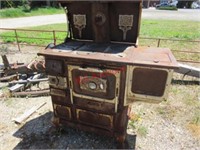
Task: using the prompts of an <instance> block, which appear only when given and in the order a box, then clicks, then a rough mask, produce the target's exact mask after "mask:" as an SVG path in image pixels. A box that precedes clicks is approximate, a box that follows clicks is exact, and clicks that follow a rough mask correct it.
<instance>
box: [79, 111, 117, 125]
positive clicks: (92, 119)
mask: <svg viewBox="0 0 200 150" xmlns="http://www.w3.org/2000/svg"><path fill="white" fill-rule="evenodd" d="M76 115H77V120H78V121H79V122H80V123H84V124H88V125H92V126H96V127H99V128H105V129H111V128H112V127H113V116H111V115H105V114H100V113H93V112H89V111H86V110H82V109H76Z"/></svg>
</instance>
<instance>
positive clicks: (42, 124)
mask: <svg viewBox="0 0 200 150" xmlns="http://www.w3.org/2000/svg"><path fill="white" fill-rule="evenodd" d="M52 115H53V113H52V112H48V113H46V114H44V115H42V116H40V117H38V118H35V119H33V120H31V121H29V122H27V123H26V124H24V125H23V126H22V127H21V128H20V129H19V130H18V131H16V132H15V133H14V134H13V136H15V137H17V138H21V139H22V140H21V141H20V143H18V145H16V147H15V148H14V149H68V148H70V149H116V148H117V143H116V142H115V140H114V138H110V137H106V136H100V135H96V134H93V133H88V132H83V131H80V130H76V129H71V128H66V129H65V130H61V131H58V130H55V128H54V127H53V125H52V124H51V117H52ZM127 139H128V143H129V146H130V147H129V148H131V149H134V148H135V141H136V136H135V135H128V136H127Z"/></svg>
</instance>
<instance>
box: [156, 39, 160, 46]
mask: <svg viewBox="0 0 200 150" xmlns="http://www.w3.org/2000/svg"><path fill="white" fill-rule="evenodd" d="M157 47H160V39H158V45H157Z"/></svg>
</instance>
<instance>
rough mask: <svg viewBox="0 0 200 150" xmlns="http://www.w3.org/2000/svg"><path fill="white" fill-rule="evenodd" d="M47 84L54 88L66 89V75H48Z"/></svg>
mask: <svg viewBox="0 0 200 150" xmlns="http://www.w3.org/2000/svg"><path fill="white" fill-rule="evenodd" d="M48 78H49V85H50V86H52V87H54V88H60V89H66V88H67V79H66V77H60V76H50V75H49V76H48Z"/></svg>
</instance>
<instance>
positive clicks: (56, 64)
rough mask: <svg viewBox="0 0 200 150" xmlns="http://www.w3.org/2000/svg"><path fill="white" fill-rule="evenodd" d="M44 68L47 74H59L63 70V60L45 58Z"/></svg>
mask: <svg viewBox="0 0 200 150" xmlns="http://www.w3.org/2000/svg"><path fill="white" fill-rule="evenodd" d="M45 68H46V72H47V73H48V74H56V75H60V74H63V72H64V67H63V62H62V61H61V60H53V59H46V60H45Z"/></svg>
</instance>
